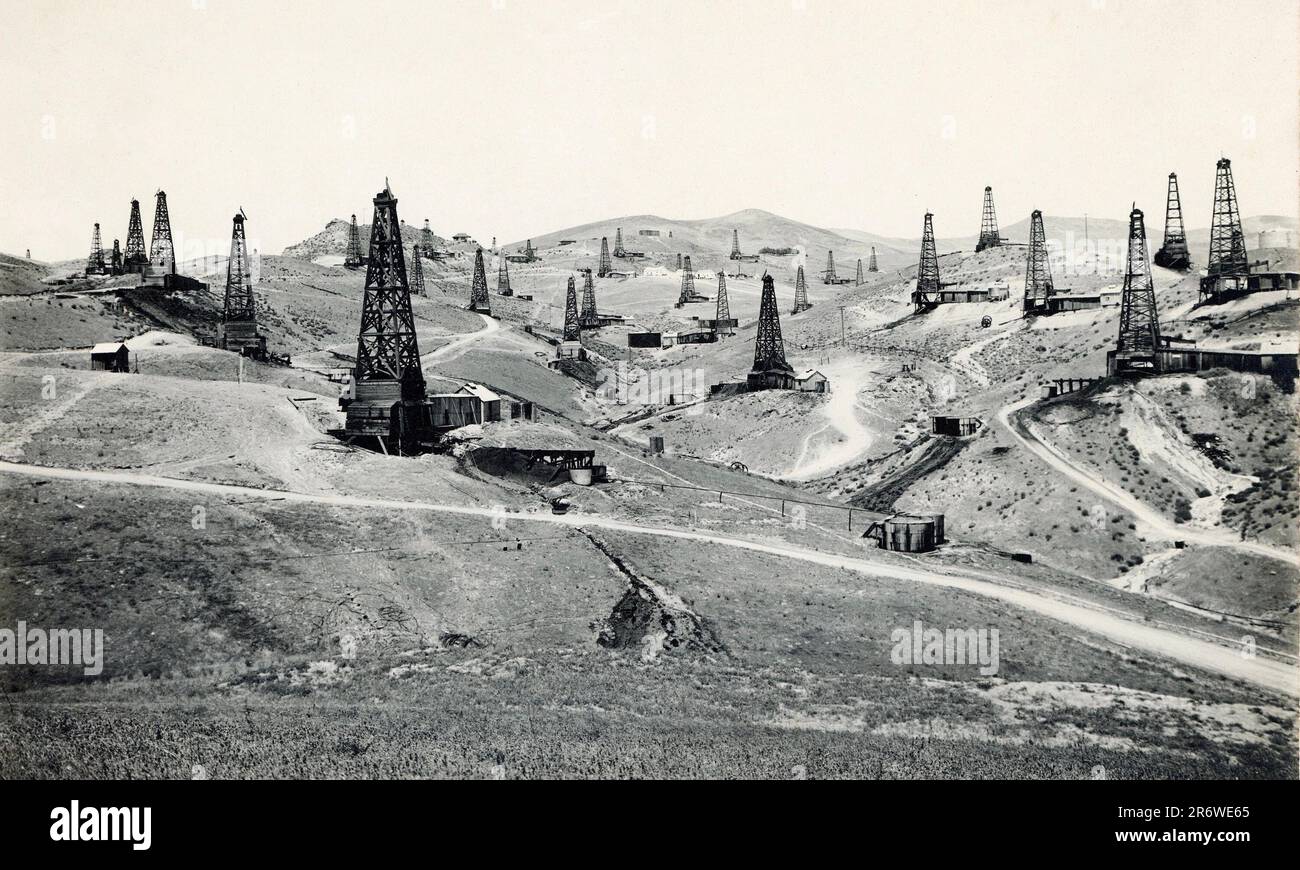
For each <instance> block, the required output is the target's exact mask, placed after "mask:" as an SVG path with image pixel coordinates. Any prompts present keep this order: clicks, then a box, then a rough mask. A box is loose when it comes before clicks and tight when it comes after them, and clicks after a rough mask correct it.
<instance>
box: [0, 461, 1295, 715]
mask: <svg viewBox="0 0 1300 870" xmlns="http://www.w3.org/2000/svg"><path fill="white" fill-rule="evenodd" d="M0 473H3V474H14V475H24V476H28V477H40V478H45V479H60V480H81V481H92V482H98V483H109V484H124V485H129V486H150V487H163V488H168V489H178V490H186V491H190V492H199V493H204V494H207V495H211V496H214V497H219V498H230V497H239V498H262V499H276V500H285V501H296V502H307V503H314V504H324V505H333V506H345V507H346V506H353V507H373V508H382V509H388V510H406V511H428V512H436V513H452V514H460V515H462V516H473V517H481V518H483V519H484V520H486V521H491V520H492V519H493V518H494V517H499V512H496V511H494V510H493V509H491V508H479V507H458V506H451V505H440V504H431V503H428V502H407V501H394V500H389V499H376V498H363V497H359V496H348V495H331V494H322V495H312V494H308V493H298V492H292V491H288V490H273V489H257V488H253V487H245V486H231V485H227V484H217V483H204V482H200V481H191V480H175V479H172V478H166V477H157V476H154V475H146V474H132V473H124V472H110V471H90V470H83V469H71V468H47V467H43V466H35V465H23V464H18V463H12V462H0ZM513 521H515V520H514V518H513V517H511V518H510V519H509V520H508V522H513ZM518 522H541V523H552V524H557V525H566V526H573V527H582V526H594V527H598V528H603V529H609V530H611V531H622V532H628V533H634V534H643V535H655V536H657V537H663V538H676V539H682V540H692V541H701V542H704V543H709V544H715V545H718V546H724V547H735V548H738V549H744V550H750V551H753V552H758V553H765V554H768V555H774V556H779V557H783V558H788V559H794V560H798V561H802V562H808V563H812V564H817V565H823V566H826V567H830V568H843V569H847V570H850V571H854V572H857V573H859V574H862V575H865V576H869V577H883V578H894V579H901V580H910V581H913V582H917V583H927V584H930V585H934V586H942V587H947V588H951V589H959V590H962V591H965V592H971V593H974V594H977V595H984V596H987V597H990V598H996V599H998V600H1001V601H1004V602H1006V603H1008V604H1012V605H1014V606H1016V607H1020V608H1024V609H1026V610H1030V611H1033V612H1035V613H1038V614H1041V615H1043V616H1047V617H1049V618H1051V619H1055V620H1058V621H1060V622H1063V623H1065V624H1067V625H1071V626H1074V627H1076V628H1079V629H1082V630H1085V631H1088V632H1091V633H1093V634H1096V635H1100V636H1101V637H1104V638H1107V639H1108V640H1111V641H1114V642H1116V643H1119V644H1123V645H1125V646H1129V647H1133V648H1135V649H1138V650H1142V651H1143V652H1146V653H1153V654H1156V655H1160V656H1164V657H1166V658H1169V659H1171V660H1173V661H1176V662H1180V663H1183V664H1185V665H1191V666H1194V667H1198V668H1204V669H1205V670H1209V671H1214V672H1216V673H1220V674H1224V675H1227V676H1229V677H1232V678H1234V679H1240V680H1244V681H1246V682H1250V683H1253V684H1255V685H1257V686H1261V687H1263V688H1266V689H1269V690H1271V691H1274V692H1279V693H1283V694H1287V695H1292V696H1300V679H1298V677H1297V671H1296V670H1295V668H1293V667H1291V666H1289V665H1287V664H1284V663H1282V662H1280V661H1277V660H1275V659H1271V658H1267V657H1265V656H1263V655H1254V656H1251V657H1245V656H1243V655H1242V654H1241V653H1240V652H1239V651H1238V650H1237V649H1235V648H1232V647H1228V646H1224V645H1221V644H1218V643H1213V642H1210V641H1206V640H1201V639H1199V638H1193V637H1189V636H1187V635H1184V634H1180V633H1178V632H1176V631H1172V630H1170V629H1168V628H1163V627H1160V626H1155V625H1150V624H1145V623H1141V622H1135V621H1133V620H1132V619H1129V618H1127V617H1126V616H1123V615H1121V614H1120V613H1119V612H1117V611H1113V610H1107V609H1104V608H1102V607H1099V606H1097V605H1094V604H1091V603H1085V602H1082V601H1080V600H1077V599H1074V600H1071V599H1067V598H1066V597H1064V596H1057V597H1051V596H1048V595H1044V594H1041V593H1038V592H1034V591H1031V590H1027V589H1017V588H1013V587H1009V586H1006V585H1001V584H998V583H996V582H994V580H993V579H992V578H988V577H987V576H986V575H981V574H980V573H979V572H965V573H962V574H956V573H952V574H948V573H940V572H939V571H936V570H931V569H926V568H910V567H906V566H899V565H882V564H878V563H872V562H870V561H867V560H865V559H861V558H855V557H851V556H842V555H837V554H834V553H821V552H817V551H815V550H806V549H803V548H800V547H795V546H793V545H789V544H779V543H764V542H758V541H750V540H745V539H742V538H730V537H723V536H719V535H710V534H704V533H701V532H695V531H691V530H688V529H676V528H662V527H656V526H643V525H638V524H636V523H629V522H625V521H622V520H617V519H613V518H610V517H602V516H596V515H583V514H563V515H555V514H543V513H538V514H527V515H520V516H519V518H518Z"/></svg>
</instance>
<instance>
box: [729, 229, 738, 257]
mask: <svg viewBox="0 0 1300 870" xmlns="http://www.w3.org/2000/svg"><path fill="white" fill-rule="evenodd" d="M730 259H732V260H739V259H740V233H738V232H737V231H736V230H732V231H731V257H730Z"/></svg>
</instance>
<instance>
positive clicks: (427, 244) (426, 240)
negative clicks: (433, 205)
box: [417, 218, 435, 257]
mask: <svg viewBox="0 0 1300 870" xmlns="http://www.w3.org/2000/svg"><path fill="white" fill-rule="evenodd" d="M434 247H435V246H434V243H433V230H432V229H431V228H430V227H429V219H428V218H425V219H424V229H422V230H420V247H419V248H418V249H417V250H420V251H422V252H423V253H424V255H425V256H426V257H432V256H433V251H434Z"/></svg>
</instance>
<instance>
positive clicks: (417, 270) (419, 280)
mask: <svg viewBox="0 0 1300 870" xmlns="http://www.w3.org/2000/svg"><path fill="white" fill-rule="evenodd" d="M423 256H424V251H423V249H422V246H421V245H412V246H411V265H410V267H409V268H408V273H407V283H408V284H409V285H410V287H411V292H412V293H415V294H416V295H418V296H423V295H425V292H426V291H425V288H424V264H423V263H422V262H420V261H421V259H422V258H423Z"/></svg>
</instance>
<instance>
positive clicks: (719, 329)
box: [713, 269, 735, 335]
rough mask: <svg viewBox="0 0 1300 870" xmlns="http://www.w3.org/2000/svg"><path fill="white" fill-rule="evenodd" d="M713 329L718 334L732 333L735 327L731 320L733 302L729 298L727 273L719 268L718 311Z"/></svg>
mask: <svg viewBox="0 0 1300 870" xmlns="http://www.w3.org/2000/svg"><path fill="white" fill-rule="evenodd" d="M714 318H715V319H714V321H713V331H714V332H715V333H717V334H718V335H732V334H734V332H735V328H734V327H733V326H732V322H731V302H730V301H728V299H727V275H726V272H725V271H724V270H722V269H719V270H718V312H717V314H715V315H714Z"/></svg>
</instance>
